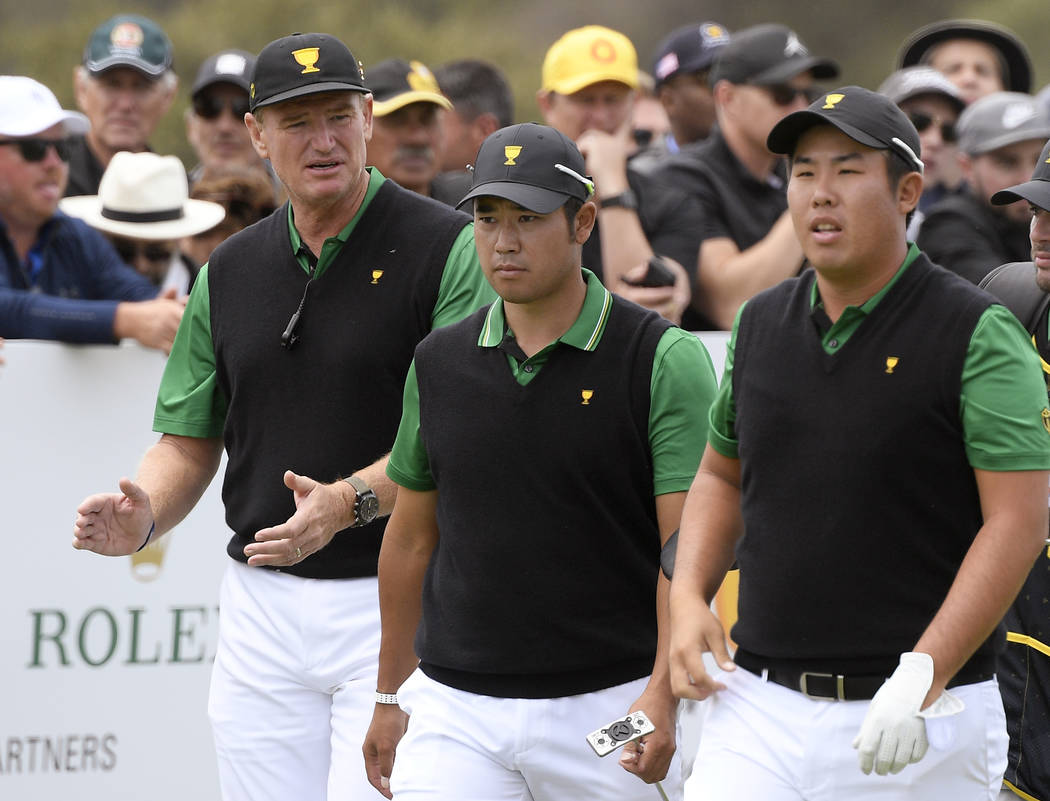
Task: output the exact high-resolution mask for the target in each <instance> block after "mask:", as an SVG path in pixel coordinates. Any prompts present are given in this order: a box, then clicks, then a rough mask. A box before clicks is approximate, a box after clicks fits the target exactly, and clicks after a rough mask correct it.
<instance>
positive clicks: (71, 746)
mask: <svg viewBox="0 0 1050 801" xmlns="http://www.w3.org/2000/svg"><path fill="white" fill-rule="evenodd" d="M3 353H4V356H5V358H6V361H7V365H6V366H5V367H0V421H2V422H0V449H2V450H0V452H2V459H0V510H2V511H0V526H2V534H3V536H2V538H0V543H2V544H0V554H2V555H3V560H2V562H3V565H4V571H3V572H4V574H5V575H4V579H3V581H2V583H0V587H2V589H0V598H2V602H0V798H2V799H5V801H51V800H52V799H54V801H58V799H63V800H65V799H70V798H77V799H99V800H100V801H101V799H107V800H108V801H122V800H125V799H126V800H127V801H132V799H135V801H139V800H140V799H151V801H167V799H170V800H171V801H186V799H191V798H192V799H194V801H211V800H212V799H218V798H219V792H218V779H217V773H216V768H215V757H214V753H213V748H212V739H211V730H210V727H209V725H208V721H207V713H206V706H207V690H208V678H209V674H210V670H211V661H212V659H213V657H214V653H215V643H216V637H217V631H218V629H217V623H218V616H217V613H218V609H217V603H218V590H219V582H220V579H221V575H222V571H223V569H224V567H225V564H226V560H227V559H228V557H227V556H226V554H225V548H224V545H225V542H226V539H227V537H228V533H227V529H226V526H225V524H224V522H223V514H222V507H221V503H220V499H219V486H220V482H219V481H218V480H216V481H215V482H214V483H213V485H212V487H211V488H210V489H209V490H208V492H207V493H206V494H205V496H204V498H203V499H202V500H201V502H200V504H199V505H198V507H197V509H196V510H195V511H194V512H193V514H192V515H191V516H190V517H188V518H187V519H186V521H185V522H184V523H183V524H182V525H180V526H179V527H178V528H177V529H176V530H175V531H174V532H172V533H171V534H169V535H168V536H165V537H163V538H161V539H160V540H158V541H157V542H156V543H155V544H153V545H151V546H149V547H148V548H146V549H145V550H143V551H142V552H141V553H140V554H138V556H137V558H132V557H120V558H105V557H101V556H97V555H95V554H90V553H86V552H82V551H75V550H73V548H72V546H71V542H72V529H73V519H74V517H75V510H76V507H77V504H78V503H79V502H80V500H81V499H82V498H84V497H85V496H86V495H88V494H90V493H92V492H102V491H116V490H117V480H118V479H119V478H120V477H121V476H123V475H130V476H133V475H134V474H135V470H136V467H137V465H138V461H139V459H140V457H141V456H142V453H143V452H144V451H145V450H146V448H148V447H149V446H150V445H151V444H152V443H153V442H155V441H156V439H157V435H156V434H154V433H152V431H151V429H152V417H153V402H154V397H155V393H156V388H157V384H158V382H159V380H160V374H161V371H162V370H163V366H164V359H163V356H162V355H160V354H159V353H157V352H156V351H147V350H145V349H142V348H140V347H138V346H135V345H128V346H121V347H116V348H114V347H102V346H91V347H75V346H68V345H58V344H51V343H36V342H8V343H7V344H6V345H5V347H4V350H3Z"/></svg>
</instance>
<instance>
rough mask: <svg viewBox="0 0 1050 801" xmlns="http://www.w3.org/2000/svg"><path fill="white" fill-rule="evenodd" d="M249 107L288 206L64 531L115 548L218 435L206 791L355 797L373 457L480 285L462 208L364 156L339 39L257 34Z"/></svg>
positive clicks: (374, 516) (180, 504)
mask: <svg viewBox="0 0 1050 801" xmlns="http://www.w3.org/2000/svg"><path fill="white" fill-rule="evenodd" d="M250 103H251V111H250V113H249V114H248V116H247V118H246V121H247V124H248V127H249V130H250V132H251V135H252V142H253V144H254V146H255V150H256V152H257V153H258V154H259V156H260V157H262V158H268V159H269V160H270V162H271V164H272V165H273V168H274V170H275V172H276V173H277V175H278V177H279V178H280V179H281V182H282V183H283V185H284V187H285V189H286V191H287V193H288V197H289V199H290V200H289V203H288V204H285V205H283V206H281V207H280V208H279V209H278V210H277V211H276V212H275V213H274V214H272V215H271V216H269V217H267V218H265V219H264V220H262V221H261V222H259V223H257V224H256V225H253V226H251V227H250V228H248V229H246V230H244V231H242V232H240V233H237V234H234V235H233V236H232V237H230V238H229V239H227V240H226V241H224V242H223V243H222V245H220V246H219V247H218V248H217V249H216V250H215V252H214V253H213V255H212V258H211V260H210V262H209V264H207V265H205V266H204V267H202V268H201V271H200V273H199V275H198V277H197V280H196V282H195V283H194V286H193V290H192V292H191V293H190V298H189V301H188V303H187V306H186V313H185V315H184V316H183V325H182V326H181V327H180V329H179V333H178V335H177V337H176V342H175V346H174V348H173V353H172V356H171V357H170V359H169V361H168V363H167V367H166V369H165V373H164V377H163V379H162V382H161V387H160V391H159V395H158V401H157V409H156V414H155V417H154V428H155V429H156V430H157V431H159V432H161V433H162V437H161V439H160V442H159V443H158V444H157V445H155V446H154V447H153V448H151V449H150V450H149V451H147V453H146V455H145V457H144V459H143V461H142V464H141V466H140V468H139V472H138V478H137V480H136V481H135V482H132V481H130V480H128V479H122V480H121V481H120V485H119V486H120V490H121V492H120V493H116V494H100V495H94V496H91V497H89V498H87V499H86V500H85V501H84V502H83V503H82V504H81V506H80V507H79V508H78V516H77V520H76V523H75V527H74V547H76V548H81V549H86V550H91V551H95V552H97V553H101V554H104V555H111V556H112V555H120V554H127V553H131V552H133V551H135V550H136V549H137V548H140V547H141V546H142V544H143V543H145V542H148V541H149V540H150V539H151V538H152V537H154V536H158V535H160V534H163V533H164V532H166V531H168V530H170V529H172V528H173V527H174V526H176V525H177V524H178V523H179V521H180V520H182V518H183V517H184V516H185V515H186V514H187V513H188V512H189V511H190V510H191V509H192V507H193V506H194V504H195V503H196V501H197V499H198V498H199V497H200V494H201V493H202V492H203V490H204V488H205V487H206V486H207V485H208V483H209V482H210V481H211V479H212V476H213V475H214V473H215V470H216V468H217V467H218V465H219V459H220V456H221V454H222V452H223V449H224V448H225V451H226V455H227V457H228V463H227V469H226V476H225V481H224V486H223V499H224V502H225V505H226V523H227V524H228V526H229V528H230V529H232V531H233V537H232V538H231V539H230V540H229V544H228V546H227V549H226V550H227V554H228V555H229V556H230V557H231V558H230V559H229V560H228V567H227V572H226V576H225V578H224V581H223V589H222V596H221V601H220V608H221V624H220V632H221V633H220V642H219V646H218V651H217V655H216V657H215V664H214V668H213V673H212V683H211V694H210V699H209V704H208V711H209V716H210V717H211V720H212V725H213V730H214V735H215V743H216V749H217V752H218V757H219V777H220V781H221V783H222V792H223V797H224V799H226V801H231V799H243V800H244V801H249V800H250V801H260V800H261V799H272V800H273V801H310V800H312V799H323V798H328V799H361V798H365V797H367V795H368V794H370V793H371V792H372V791H371V790H370V789H369V787H368V783H367V780H366V778H365V774H364V770H363V766H362V764H361V758H360V747H361V741H362V739H363V737H364V734H365V727H366V722H367V720H368V717H369V715H370V713H371V709H372V706H373V704H374V703H375V701H376V696H375V689H376V684H375V680H376V663H377V659H378V647H379V610H378V608H377V604H376V577H375V576H376V560H377V557H378V553H379V543H380V540H381V538H382V534H383V528H384V524H385V518H384V517H383V515H384V514H386V513H388V512H389V510H390V508H391V507H392V505H393V499H394V494H395V491H396V490H395V486H394V485H393V483H392V482H390V481H389V480H388V479H387V478H386V476H385V473H384V470H383V467H384V464H385V461H386V459H385V457H384V454H385V453H387V451H388V450H389V449H390V446H391V444H392V443H393V441H394V435H395V432H396V430H397V422H398V418H399V408H400V399H401V389H402V386H403V384H404V379H405V375H406V373H407V371H408V367H409V364H410V362H411V359H412V353H413V350H414V349H415V346H416V344H417V343H418V342H419V341H420V340H422V339H423V337H424V336H425V335H426V334H427V333H429V332H430V330H431V329H432V328H434V327H436V326H439V325H443V324H445V323H450V322H453V321H456V320H459V319H460V318H462V317H463V316H464V315H465V314H467V313H468V312H470V311H473V310H474V309H475V308H477V307H478V306H479V305H480V304H481V303H482V302H484V301H487V300H488V299H489V298H490V297H491V290H490V288H489V287H488V286H487V285H486V284H485V282H484V279H483V276H482V274H481V270H480V268H479V267H478V263H477V254H476V252H475V250H474V238H473V231H472V229H471V224H470V218H469V217H468V216H467V215H466V214H463V213H461V212H458V211H455V210H454V209H450V208H449V207H447V206H444V205H442V204H440V203H437V202H435V201H432V200H429V199H427V198H422V197H420V196H419V195H416V194H415V193H413V192H408V191H407V190H403V189H401V188H400V187H398V186H397V184H395V183H394V182H392V181H387V180H386V179H385V178H384V177H383V176H382V174H381V173H380V172H379V171H378V170H376V169H374V168H371V169H366V167H365V143H366V141H367V139H368V137H369V136H370V135H371V130H372V98H371V95H370V94H369V91H368V88H367V87H366V86H365V84H364V81H363V77H362V74H361V70H360V67H359V65H358V62H357V59H355V58H354V56H353V55H352V54H351V52H350V51H349V50H348V49H347V47H346V45H344V44H343V43H342V42H340V41H339V40H338V39H336V38H334V37H332V36H329V35H326V34H315V33H311V34H294V35H292V36H286V37H284V38H282V39H278V40H276V41H275V42H271V43H270V44H269V45H267V46H266V47H265V48H263V50H262V52H261V53H260V54H259V57H258V59H257V61H256V65H255V70H254V73H253V76H252V83H251V90H250ZM293 471H294V472H293ZM307 475H311V476H316V477H317V478H318V479H320V480H321V481H323V482H326V483H320V482H318V481H315V480H313V479H310V478H307V477H306V476H307ZM328 482H330V483H328ZM351 529H353V530H351Z"/></svg>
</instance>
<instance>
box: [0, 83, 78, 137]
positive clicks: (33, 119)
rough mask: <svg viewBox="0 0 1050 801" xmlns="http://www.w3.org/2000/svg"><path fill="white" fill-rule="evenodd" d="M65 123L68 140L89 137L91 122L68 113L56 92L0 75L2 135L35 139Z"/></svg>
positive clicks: (76, 113) (39, 85)
mask: <svg viewBox="0 0 1050 801" xmlns="http://www.w3.org/2000/svg"><path fill="white" fill-rule="evenodd" d="M57 123H62V124H63V126H64V127H65V129H66V136H74V135H76V134H83V133H87V130H88V128H89V127H91V126H90V123H89V122H88V118H87V117H85V116H84V115H83V114H81V113H80V112H79V111H66V110H65V109H64V108H62V106H60V105H59V103H58V98H56V97H55V94H54V92H52V91H51V90H50V89H48V88H47V87H46V86H44V84H42V83H40V82H39V81H34V80H33V79H32V78H27V77H25V76H24V75H0V135H3V136H34V135H35V134H38V133H43V132H44V131H46V130H47V129H48V128H50V127H51V126H52V125H55V124H57Z"/></svg>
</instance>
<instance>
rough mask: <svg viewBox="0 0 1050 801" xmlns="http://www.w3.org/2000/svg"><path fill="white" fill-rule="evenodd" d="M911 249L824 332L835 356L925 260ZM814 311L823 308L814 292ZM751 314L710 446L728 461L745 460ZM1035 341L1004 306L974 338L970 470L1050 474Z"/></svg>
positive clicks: (729, 360)
mask: <svg viewBox="0 0 1050 801" xmlns="http://www.w3.org/2000/svg"><path fill="white" fill-rule="evenodd" d="M919 253H920V251H919V248H918V247H916V245H915V244H910V246H909V249H908V255H907V256H906V257H905V259H904V262H903V264H901V266H900V269H899V270H897V272H896V273H895V274H894V276H893V278H891V279H890V281H889V283H887V284H886V286H884V287H883V288H882V289H881V290H879V292H878V293H876V294H875V295H874V296H872V297H871V298H869V299H868V300H867V301H866V302H865V303H863V304H861V305H860V306H847V307H846V309H845V310H844V311H843V313H842V315H841V316H840V317H839V319H838V320H836V321H835V322H834V323H832V324H831V327H830V328H828V329H827V331H825V332H824V334H823V336H822V338H821V343H822V345H823V346H824V350H825V352H827V353H835V352H836V351H837V350H839V349H840V348H841V347H842V346H843V345H844V344H846V341H847V340H848V339H849V338H850V337H851V336H852V335H853V334H854V333H855V332H856V330H857V329H858V328H859V327H860V324H861V323H862V322H863V321H864V319H865V318H866V317H867V315H868V314H869V313H870V312H871V310H872V309H874V308H875V307H876V306H877V305H878V304H879V302H880V301H881V300H882V299H883V297H885V295H886V293H887V292H888V291H889V289H890V287H892V286H893V285H894V284H895V283H896V282H897V280H898V279H899V278H900V276H901V275H903V274H904V271H905V270H907V269H908V267H909V266H910V265H911V263H912V262H913V261H914V260H915V258H916V257H917V256H918V255H919ZM811 306H812V307H813V308H820V307H822V306H823V301H822V300H821V299H820V295H819V293H818V292H817V285H816V282H814V284H813V294H812V297H811ZM742 312H743V306H741V308H740V311H738V312H737V316H736V319H735V320H734V321H733V330H732V333H731V334H730V337H729V344H728V346H727V348H726V360H725V371H724V373H723V374H722V384H721V387H720V389H719V391H718V395H717V397H716V398H715V401H714V403H712V404H711V419H710V428H709V430H708V441H709V442H710V444H711V447H712V448H714V449H715V450H716V451H718V452H719V453H720V454H722V455H723V456H728V457H729V458H731V459H736V458H738V453H737V439H736V431H735V423H736V406H735V404H734V401H733V349H734V347H735V345H736V335H737V327H738V326H739V324H740V316H741V313H742ZM1027 337H1028V335H1027V333H1026V332H1025V330H1024V329H1023V328H1022V327H1021V325H1020V323H1018V322H1017V318H1015V317H1014V316H1013V314H1012V313H1011V312H1010V311H1009V309H1007V308H1006V307H1004V306H1000V305H998V304H996V305H994V306H990V307H989V308H988V309H987V310H985V312H984V313H983V314H982V315H981V318H980V319H979V320H978V321H977V326H976V327H975V328H974V332H973V334H972V336H971V337H970V345H969V348H968V349H967V352H966V361H965V362H964V364H963V371H962V391H961V397H960V411H961V416H962V426H963V441H964V442H965V444H966V454H967V458H968V459H969V462H970V466H971V467H973V468H975V469H978V470H995V471H1006V470H1046V469H1048V468H1050V441H1048V439H1047V431H1046V430H1045V429H1044V427H1043V423H1042V417H1041V415H1040V412H1041V410H1042V409H1043V408H1045V404H1046V386H1045V384H1044V383H1043V380H1042V376H1041V372H1040V369H1039V360H1038V355H1037V354H1036V353H1034V352H1033V350H1032V348H1031V346H1030V345H1029V344H1028V342H1027Z"/></svg>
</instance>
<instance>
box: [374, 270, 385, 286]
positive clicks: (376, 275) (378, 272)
mask: <svg viewBox="0 0 1050 801" xmlns="http://www.w3.org/2000/svg"><path fill="white" fill-rule="evenodd" d="M382 277H383V271H382V270H372V284H373V286H374V285H375V284H378V283H379V279H380V278H382Z"/></svg>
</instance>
